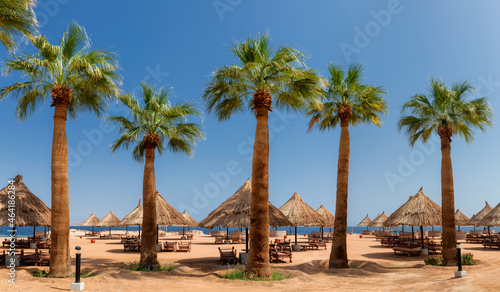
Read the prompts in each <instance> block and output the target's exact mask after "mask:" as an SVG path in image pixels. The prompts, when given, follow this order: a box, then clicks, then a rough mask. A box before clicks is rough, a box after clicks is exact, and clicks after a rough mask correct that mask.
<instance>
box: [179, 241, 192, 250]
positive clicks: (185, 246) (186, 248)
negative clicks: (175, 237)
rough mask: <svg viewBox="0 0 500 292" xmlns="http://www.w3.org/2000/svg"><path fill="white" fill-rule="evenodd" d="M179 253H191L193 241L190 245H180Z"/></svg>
mask: <svg viewBox="0 0 500 292" xmlns="http://www.w3.org/2000/svg"><path fill="white" fill-rule="evenodd" d="M177 251H184V252H190V251H191V241H190V242H188V243H183V242H182V241H181V242H180V243H179V246H178V249H177Z"/></svg>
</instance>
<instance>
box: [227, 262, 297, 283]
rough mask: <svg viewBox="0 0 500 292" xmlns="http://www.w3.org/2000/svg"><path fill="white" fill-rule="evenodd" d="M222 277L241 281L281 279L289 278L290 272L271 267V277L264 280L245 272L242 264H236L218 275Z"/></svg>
mask: <svg viewBox="0 0 500 292" xmlns="http://www.w3.org/2000/svg"><path fill="white" fill-rule="evenodd" d="M220 277H221V278H222V279H228V280H243V281H281V280H285V279H288V278H290V274H287V273H284V272H283V271H280V270H275V269H271V279H270V280H264V279H262V278H259V277H258V276H256V275H253V274H247V273H246V271H245V268H244V267H243V266H240V265H238V266H236V268H235V269H233V270H232V271H230V272H227V273H226V274H223V275H220Z"/></svg>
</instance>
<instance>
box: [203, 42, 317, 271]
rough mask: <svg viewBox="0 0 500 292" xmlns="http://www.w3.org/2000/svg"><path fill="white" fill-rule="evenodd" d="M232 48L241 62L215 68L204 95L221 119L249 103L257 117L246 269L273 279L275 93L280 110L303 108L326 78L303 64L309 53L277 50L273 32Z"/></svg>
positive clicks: (289, 49)
mask: <svg viewBox="0 0 500 292" xmlns="http://www.w3.org/2000/svg"><path fill="white" fill-rule="evenodd" d="M231 52H232V53H233V54H234V55H235V56H236V57H237V58H238V59H239V61H240V65H239V66H238V65H229V66H223V67H220V68H218V69H216V70H215V72H214V73H213V74H212V77H211V80H210V82H209V83H208V85H207V86H206V88H205V93H204V95H203V99H204V100H205V101H206V103H207V110H208V112H211V111H213V112H214V113H215V115H216V117H217V118H218V119H219V121H225V120H229V118H230V117H231V115H232V114H234V113H235V112H243V111H244V109H245V107H247V108H248V109H250V110H252V111H253V113H254V114H255V115H256V119H257V126H256V130H255V142H254V146H253V162H252V199H251V215H250V218H251V219H250V220H251V223H250V226H251V228H250V237H251V238H252V242H251V246H250V253H249V261H248V264H247V266H246V271H247V273H249V274H254V275H258V276H260V277H263V278H268V277H270V274H271V270H270V267H269V245H268V244H269V243H268V240H269V216H268V212H269V210H268V203H267V202H268V200H269V191H268V187H269V171H268V164H269V128H268V124H267V122H268V116H269V111H272V104H273V97H274V99H275V104H276V106H277V107H278V108H286V109H291V110H300V109H303V108H304V106H305V105H306V104H307V103H308V102H309V101H311V100H313V99H315V98H316V96H317V95H318V93H319V92H320V85H319V84H320V81H321V78H320V77H319V76H318V75H317V74H316V72H315V71H314V70H311V69H307V68H305V67H304V65H303V61H304V59H305V58H304V55H303V54H302V53H301V52H299V51H298V50H296V49H294V48H292V47H288V46H281V47H279V48H278V49H277V50H273V49H272V48H271V46H270V44H269V38H268V36H267V34H264V35H263V36H261V37H258V38H251V37H249V38H248V39H247V40H246V41H245V42H243V43H237V42H236V43H234V44H233V45H232V46H231Z"/></svg>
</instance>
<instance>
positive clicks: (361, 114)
mask: <svg viewBox="0 0 500 292" xmlns="http://www.w3.org/2000/svg"><path fill="white" fill-rule="evenodd" d="M328 71H329V73H330V77H329V80H328V85H327V88H326V90H325V92H324V94H323V96H324V98H323V100H322V101H321V102H318V103H312V104H310V107H309V110H308V115H309V116H311V121H310V122H309V130H311V129H312V128H313V127H314V126H317V127H318V128H319V130H330V129H334V128H335V127H336V126H337V125H338V124H340V145H339V158H338V165H337V200H336V206H335V226H334V235H333V243H332V251H331V253H330V263H329V267H330V268H348V267H349V266H348V262H347V242H346V239H347V238H346V237H347V236H346V234H347V193H348V182H349V152H350V141H349V125H351V126H356V125H358V124H361V123H370V122H371V123H373V124H375V125H377V126H378V127H380V125H381V121H380V115H381V114H387V104H386V102H385V101H384V99H383V95H384V94H386V92H384V90H383V89H382V87H375V86H370V85H364V84H362V73H363V66H362V65H351V66H350V67H349V70H347V72H345V70H344V69H343V68H342V66H341V65H333V64H330V65H329V66H328Z"/></svg>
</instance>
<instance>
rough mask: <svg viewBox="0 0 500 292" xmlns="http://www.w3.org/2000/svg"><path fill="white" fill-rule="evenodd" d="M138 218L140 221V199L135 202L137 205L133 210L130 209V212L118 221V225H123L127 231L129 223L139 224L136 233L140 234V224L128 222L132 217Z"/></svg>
mask: <svg viewBox="0 0 500 292" xmlns="http://www.w3.org/2000/svg"><path fill="white" fill-rule="evenodd" d="M136 218H138V219H140V221H141V222H142V205H141V199H139V203H138V204H137V207H135V209H134V210H132V211H131V212H130V213H128V214H127V215H126V216H125V217H124V218H123V219H122V221H120V226H125V228H126V230H127V232H128V227H129V226H131V225H138V226H139V233H138V235H139V236H141V224H130V223H129V222H131V221H132V220H134V219H136Z"/></svg>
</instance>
